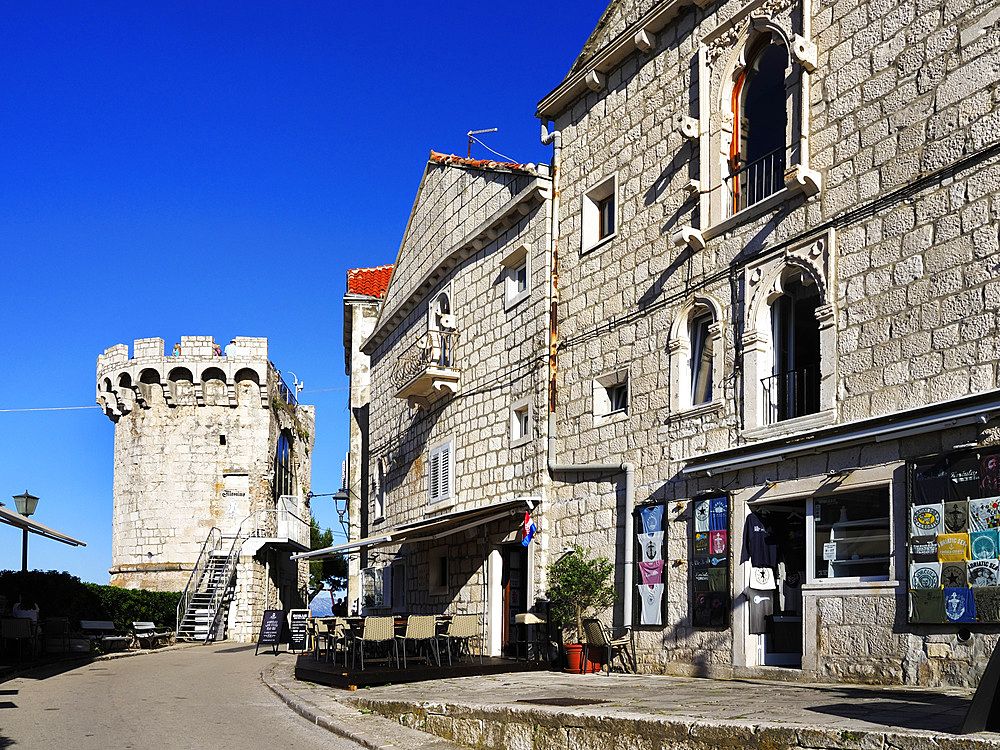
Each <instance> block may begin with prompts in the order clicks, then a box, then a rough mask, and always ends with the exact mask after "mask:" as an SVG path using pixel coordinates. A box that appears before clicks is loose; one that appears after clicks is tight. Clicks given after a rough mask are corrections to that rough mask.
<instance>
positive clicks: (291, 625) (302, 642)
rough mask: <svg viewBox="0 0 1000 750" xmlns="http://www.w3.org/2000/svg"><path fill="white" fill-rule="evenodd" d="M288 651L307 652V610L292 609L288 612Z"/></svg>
mask: <svg viewBox="0 0 1000 750" xmlns="http://www.w3.org/2000/svg"><path fill="white" fill-rule="evenodd" d="M288 633H289V636H288V638H289V643H288V650H289V651H308V650H309V610H308V609H293V610H289V612H288Z"/></svg>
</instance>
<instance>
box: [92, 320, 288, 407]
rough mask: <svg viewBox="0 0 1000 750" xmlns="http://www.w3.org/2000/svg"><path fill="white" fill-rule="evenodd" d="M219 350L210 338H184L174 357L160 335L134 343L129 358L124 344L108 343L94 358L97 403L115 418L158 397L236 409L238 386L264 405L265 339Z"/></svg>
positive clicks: (241, 338) (241, 339)
mask: <svg viewBox="0 0 1000 750" xmlns="http://www.w3.org/2000/svg"><path fill="white" fill-rule="evenodd" d="M219 351H221V352H222V353H221V354H219V353H217V349H216V343H215V340H214V339H213V338H212V337H211V336H182V337H181V342H180V353H179V354H177V355H173V354H171V353H169V352H167V350H166V349H165V347H164V341H163V339H161V338H150V339H137V340H136V341H134V342H133V345H132V357H131V359H130V358H129V356H128V355H129V351H128V346H127V345H125V344H117V345H116V346H112V347H110V348H108V349H105V350H104V354H102V355H100V356H99V357H98V358H97V403H98V404H99V405H100V406H101V407H102V408H103V409H104V413H105V414H107V415H108V417H110V418H111V419H112V420H114V421H117V420H118V418H119V417H121V416H123V415H125V414H128V413H129V412H130V411H132V410H133V409H135V408H137V407H138V408H149V407H150V406H151V405H152V404H153V403H154V402H156V401H158V400H159V399H160V398H161V396H162V399H163V402H164V403H165V404H166V405H167V406H168V407H175V406H229V407H236V406H237V405H238V404H239V394H240V391H241V389H242V390H244V391H250V392H252V393H253V398H254V400H255V401H256V398H257V396H258V395H259V398H260V406H261V407H262V408H267V407H268V406H269V403H268V376H269V373H270V371H271V370H272V369H273V368H272V367H271V365H270V363H269V361H268V356H267V339H266V338H257V337H250V336H238V337H236V338H235V339H233V340H232V342H231V343H230V344H229V345H228V346H226V347H225V348H224V349H220V350H219ZM244 398H245V397H244Z"/></svg>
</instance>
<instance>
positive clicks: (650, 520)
mask: <svg viewBox="0 0 1000 750" xmlns="http://www.w3.org/2000/svg"><path fill="white" fill-rule="evenodd" d="M639 517H640V518H641V519H642V530H643V531H644V532H645V533H647V534H652V533H655V532H657V531H662V530H663V506H662V505H647V506H645V507H642V508H639Z"/></svg>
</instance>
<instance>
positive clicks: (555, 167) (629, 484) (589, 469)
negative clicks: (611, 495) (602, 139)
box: [542, 120, 635, 627]
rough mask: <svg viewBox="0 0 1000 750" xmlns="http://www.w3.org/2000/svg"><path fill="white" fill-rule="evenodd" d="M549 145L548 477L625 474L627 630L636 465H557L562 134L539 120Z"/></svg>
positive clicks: (624, 598) (624, 614) (544, 142)
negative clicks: (550, 155) (550, 200)
mask: <svg viewBox="0 0 1000 750" xmlns="http://www.w3.org/2000/svg"><path fill="white" fill-rule="evenodd" d="M550 143H551V144H552V211H551V213H550V214H549V266H548V298H549V384H548V385H549V398H548V404H549V413H548V425H547V433H548V434H547V447H546V457H547V462H548V469H549V473H551V474H557V473H565V472H578V473H587V474H596V473H600V474H607V473H614V474H619V473H624V474H625V519H624V521H625V523H624V526H625V555H624V557H625V570H624V571H623V583H622V587H623V588H624V591H623V592H622V609H623V612H622V618H623V624H624V625H625V626H626V627H631V626H632V565H633V561H632V548H633V544H632V535H633V533H634V518H633V515H632V513H633V509H634V507H635V464H631V463H627V462H622V463H617V464H559V463H556V371H557V367H556V363H557V361H556V355H557V351H558V345H559V336H558V322H559V318H558V312H559V310H558V306H559V245H558V242H559V166H560V162H561V157H562V133H560V132H559V131H558V130H553V131H552V132H551V133H550V132H549V131H548V127H547V122H546V121H545V120H542V145H543V146H547V145H549V144H550Z"/></svg>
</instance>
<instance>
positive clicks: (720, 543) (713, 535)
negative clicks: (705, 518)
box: [708, 531, 729, 555]
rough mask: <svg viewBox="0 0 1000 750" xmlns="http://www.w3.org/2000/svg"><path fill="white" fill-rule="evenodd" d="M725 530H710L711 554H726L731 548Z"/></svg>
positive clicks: (709, 545)
mask: <svg viewBox="0 0 1000 750" xmlns="http://www.w3.org/2000/svg"><path fill="white" fill-rule="evenodd" d="M726 537H727V535H726V532H725V531H710V532H708V552H709V554H711V555H724V554H726V550H727V549H728V548H729V544H728V542H727V538H726Z"/></svg>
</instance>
